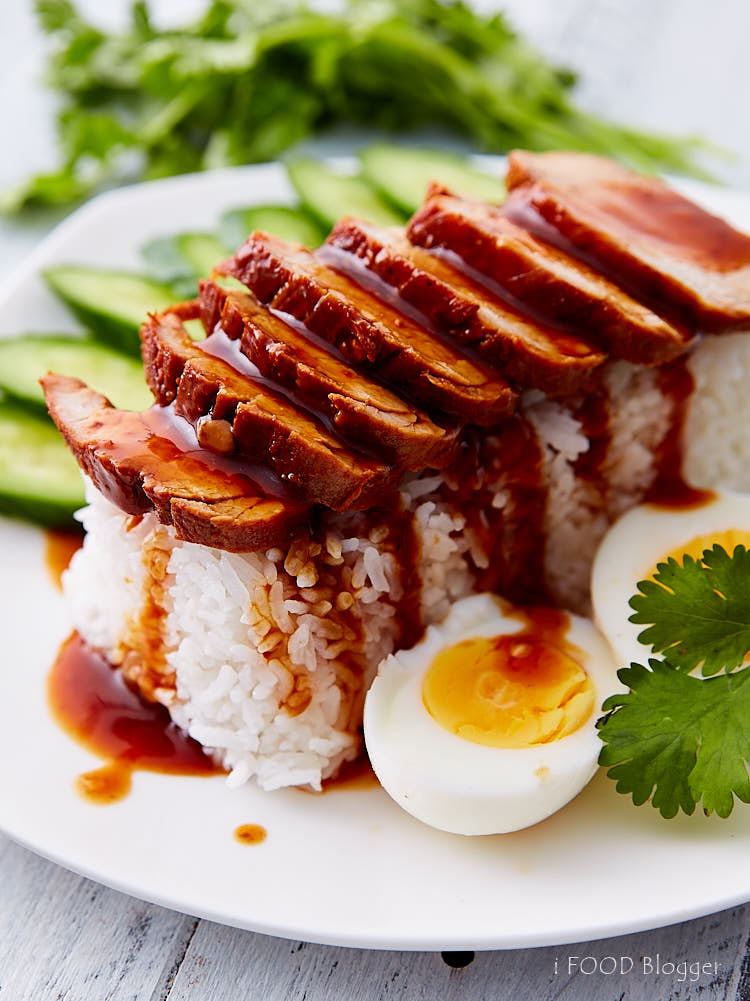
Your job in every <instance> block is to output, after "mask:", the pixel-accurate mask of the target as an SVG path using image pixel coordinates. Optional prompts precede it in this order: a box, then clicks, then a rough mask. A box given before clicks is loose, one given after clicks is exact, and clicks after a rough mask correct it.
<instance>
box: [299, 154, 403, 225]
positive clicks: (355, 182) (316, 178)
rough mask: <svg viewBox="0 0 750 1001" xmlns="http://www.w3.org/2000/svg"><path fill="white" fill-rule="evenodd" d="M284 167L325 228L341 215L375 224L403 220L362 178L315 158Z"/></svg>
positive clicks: (302, 197)
mask: <svg viewBox="0 0 750 1001" xmlns="http://www.w3.org/2000/svg"><path fill="white" fill-rule="evenodd" d="M286 170H287V173H288V175H289V180H290V181H291V182H292V184H293V185H294V189H295V191H296V192H297V194H298V195H299V196H300V199H301V200H302V203H303V205H304V206H305V207H306V208H307V209H309V211H310V212H311V213H312V214H313V215H314V216H315V218H316V219H318V220H320V222H321V223H322V224H323V225H324V226H326V227H327V228H328V229H330V228H331V226H333V224H334V223H335V222H338V220H339V219H340V218H341V216H343V215H356V216H361V217H362V218H363V219H366V220H367V221H368V222H372V223H375V224H376V225H378V226H398V225H400V224H401V223H402V222H403V221H404V216H403V215H402V214H401V213H399V212H397V211H396V210H395V209H392V208H391V207H390V206H389V205H388V204H386V202H385V201H383V199H382V198H381V197H380V195H379V194H378V193H377V192H376V191H375V190H374V188H372V187H371V186H370V185H369V184H368V183H367V181H365V180H364V179H363V178H362V177H359V176H355V175H352V174H337V173H335V172H334V171H332V170H329V169H328V167H324V166H323V164H322V163H318V162H317V160H293V161H291V162H290V163H288V164H287V165H286Z"/></svg>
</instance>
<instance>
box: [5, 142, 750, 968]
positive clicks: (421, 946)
mask: <svg viewBox="0 0 750 1001" xmlns="http://www.w3.org/2000/svg"><path fill="white" fill-rule="evenodd" d="M473 159H474V160H475V162H477V163H478V164H480V165H481V164H484V165H487V164H488V163H492V164H493V165H499V164H500V163H501V162H502V160H503V158H502V157H489V158H485V157H481V156H477V157H475V158H473ZM326 162H329V163H330V164H332V165H333V166H334V167H338V168H340V169H347V168H349V167H351V166H352V165H353V164H354V163H356V158H354V157H335V158H326ZM282 170H283V164H281V163H280V162H278V161H276V162H271V163H264V164H252V165H247V166H242V167H230V168H222V169H220V170H213V171H205V172H201V173H195V174H185V175H180V176H178V177H173V178H163V179H158V180H153V181H147V182H140V183H137V184H132V185H128V186H126V187H121V188H117V189H113V190H111V191H106V192H103V193H101V194H99V195H97V196H96V197H95V198H92V199H91V200H89V201H88V202H86V203H85V204H83V205H81V206H80V207H79V208H77V209H76V210H75V211H74V212H73V213H71V214H70V215H69V216H67V217H66V218H65V219H63V220H62V221H61V222H60V223H58V224H57V225H56V226H55V227H54V229H53V230H52V231H51V232H50V233H49V234H48V235H47V236H45V237H44V238H43V239H42V240H41V241H40V243H39V244H38V245H37V246H36V247H35V248H34V249H33V250H32V251H31V252H30V253H29V254H28V255H27V256H26V257H25V258H24V259H22V260H21V261H20V262H19V263H18V264H17V265H16V267H15V268H14V269H13V270H12V271H11V272H10V273H9V274H8V275H7V276H6V277H5V278H4V279H3V280H2V282H0V302H5V301H6V300H8V299H9V298H11V297H12V296H13V294H14V289H17V288H18V287H19V286H20V285H21V284H22V283H23V281H25V280H26V279H28V278H29V277H31V276H37V275H39V273H40V270H41V267H42V265H43V264H44V263H45V262H46V261H48V260H49V258H50V257H51V256H53V255H54V254H56V253H57V252H58V250H59V249H60V248H64V246H65V244H66V243H67V242H68V241H69V240H70V239H71V237H72V236H75V234H76V233H78V232H79V231H85V229H86V227H87V226H89V225H90V224H91V221H92V220H95V219H96V218H97V216H98V215H99V214H101V213H105V214H106V212H107V211H109V208H110V206H115V207H116V206H118V205H121V204H123V203H125V204H127V203H128V202H129V201H130V200H131V199H132V197H133V195H134V194H140V193H141V192H144V191H156V192H158V191H160V190H165V189H166V188H170V189H172V190H178V191H179V189H180V188H185V189H186V190H189V189H191V188H194V187H195V185H196V184H198V185H205V186H206V187H210V186H212V185H215V184H219V183H221V181H222V180H224V179H227V178H229V177H231V178H232V180H233V181H234V180H235V179H236V178H238V177H240V176H244V175H247V176H248V178H252V177H253V176H254V175H255V176H257V174H258V172H260V171H264V172H270V173H274V172H275V173H277V174H278V173H279V172H280V171H282ZM680 186H681V187H683V188H685V189H686V190H689V191H691V193H693V192H695V191H699V190H701V189H702V187H703V186H701V185H696V184H695V183H694V182H685V183H684V184H682V183H681V185H680ZM722 193H723V194H726V195H727V197H728V198H730V199H731V198H732V197H740V198H743V199H745V200H746V201H748V203H749V204H750V194H749V193H746V192H742V191H738V190H734V189H722ZM250 201H251V200H250V199H248V204H249V203H250ZM5 336H11V335H9V334H4V333H0V337H5ZM32 531H38V532H39V533H41V532H42V530H41V529H38V530H37V529H32ZM200 781H205V780H204V779H201V780H200ZM233 795H234V793H233ZM738 806H739V804H738ZM630 808H631V809H634V807H632V806H631V807H630ZM748 809H750V808H748ZM0 832H2V833H3V834H5V835H6V836H7V837H8V838H10V839H11V840H12V841H14V842H16V843H18V844H20V845H22V846H23V847H24V848H26V849H28V850H30V851H32V852H34V853H35V854H37V855H39V856H41V857H44V858H47V859H49V860H50V861H52V862H54V863H55V864H57V865H60V866H62V867H63V868H65V869H68V870H69V871H71V872H74V873H76V874H78V875H80V876H82V877H84V878H88V879H92V880H95V881H96V882H98V883H101V884H102V885H105V886H107V887H110V888H111V889H113V890H116V891H118V892H121V893H125V894H128V895H130V896H133V897H135V898H137V899H141V900H145V901H147V902H149V903H152V904H155V905H157V906H162V907H166V908H169V909H172V910H176V911H179V912H181V913H185V914H191V915H194V916H196V917H199V918H205V919H207V920H211V921H214V922H218V923H221V924H227V925H230V926H233V927H238V928H244V929H246V930H249V931H254V932H257V933H260V934H265V935H272V936H276V937H280V938H286V939H293V940H304V941H308V942H314V943H319V944H322V945H331V946H343V947H349V948H367V949H389V950H392V949H396V950H406V951H437V950H440V949H456V950H475V951H484V950H492V949H518V948H535V947H544V946H555V945H563V944H569V943H573V942H584V941H592V940H596V939H601V938H610V937H613V936H618V935H623V934H627V933H632V932H637V931H646V930H651V929H654V928H659V927H664V926H667V925H670V924H674V923H679V922H682V921H685V920H690V919H693V918H696V917H700V916H705V915H708V914H712V913H715V912H717V911H719V910H723V909H726V908H730V907H734V906H737V905H739V904H742V903H744V902H746V901H747V900H749V899H750V886H749V887H748V889H746V890H741V889H737V890H736V891H735V892H734V893H731V894H728V895H727V894H724V895H720V896H718V897H717V898H715V899H712V900H711V901H709V902H706V901H704V902H702V903H698V902H696V903H695V905H694V906H684V907H681V908H677V909H675V908H674V907H671V908H670V907H668V906H666V905H664V906H662V907H661V908H659V909H658V910H657V911H655V912H653V913H652V916H651V918H650V919H649V920H648V922H647V923H644V922H643V921H642V920H630V921H628V920H623V921H620V922H618V921H617V920H609V921H605V922H604V923H602V922H601V921H594V920H591V921H589V922H588V923H587V922H583V921H581V922H578V923H577V924H573V925H571V926H570V928H569V929H567V930H565V931H560V932H559V933H557V934H555V933H552V932H551V931H547V932H545V931H544V930H541V931H540V932H538V933H534V934H522V935H520V936H515V935H513V934H512V933H511V934H508V933H507V931H506V932H501V933H500V934H498V933H494V934H493V933H489V932H488V934H487V935H486V937H484V938H483V939H480V940H479V941H478V940H477V937H476V935H474V936H472V937H471V938H467V937H464V936H462V934H461V932H460V931H458V932H457V933H455V934H454V935H452V936H451V937H449V938H448V939H446V940H441V941H440V942H437V941H436V940H435V939H434V938H433V937H427V938H425V937H423V936H422V937H421V936H420V935H419V934H416V933H415V934H413V935H412V936H410V937H407V938H405V937H404V936H403V934H401V935H399V936H398V937H396V938H389V937H388V936H387V935H386V934H381V935H373V934H372V933H371V932H370V933H365V934H364V935H363V934H362V933H357V932H354V931H341V930H339V931H333V930H331V929H329V930H327V931H326V930H321V929H317V930H316V929H313V928H310V927H307V926H304V925H294V924H293V922H290V923H288V924H284V925H283V926H282V925H280V924H278V923H274V922H266V923H263V922H262V921H260V922H259V921H258V920H256V919H255V918H253V919H252V920H249V921H248V920H245V921H243V920H242V919H241V918H238V917H237V916H236V915H235V916H227V914H225V913H222V912H221V911H220V910H211V908H208V907H195V906H191V905H190V903H189V902H188V901H186V900H185V899H180V898H179V897H178V896H169V895H167V896H164V895H162V894H160V893H153V892H149V891H148V890H147V889H146V888H145V887H142V886H137V887H136V888H135V889H134V886H133V884H132V883H129V882H128V881H119V880H118V879H117V878H116V877H113V876H112V875H111V874H108V873H107V872H104V871H102V870H101V869H100V868H98V867H97V866H91V867H87V866H86V865H82V864H78V863H76V862H71V861H70V859H68V858H66V857H65V855H64V854H58V853H57V852H55V850H54V849H51V848H49V847H45V846H43V845H42V844H40V842H39V840H35V839H34V838H33V837H28V836H26V832H19V831H18V830H13V829H12V825H10V824H8V823H7V822H6V820H5V819H4V818H3V815H2V811H0Z"/></svg>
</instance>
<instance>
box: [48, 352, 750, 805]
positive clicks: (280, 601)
mask: <svg viewBox="0 0 750 1001" xmlns="http://www.w3.org/2000/svg"><path fill="white" fill-rule="evenodd" d="M689 364H690V367H691V370H692V372H693V376H694V379H695V392H694V395H693V398H692V401H691V404H690V409H689V412H688V417H687V421H686V425H685V440H684V454H685V466H684V468H685V473H686V476H687V477H688V479H689V480H690V481H691V482H692V483H694V484H695V485H696V486H718V485H724V486H728V487H734V488H735V489H750V430H748V428H750V395H749V394H748V393H747V390H746V388H745V386H746V377H747V376H748V375H750V336H749V335H747V334H735V335H730V336H724V337H721V338H719V337H715V338H707V339H706V340H704V341H703V342H702V343H701V344H700V345H699V346H698V347H697V348H696V349H695V350H694V351H693V354H692V356H691V359H690V362H689ZM605 384H606V391H607V394H608V404H609V412H610V427H609V444H608V447H607V452H606V456H605V458H604V462H603V470H604V473H605V477H604V480H605V482H604V487H602V485H601V484H598V485H597V484H595V483H593V482H591V481H590V480H587V479H585V478H583V477H581V476H578V475H577V474H576V469H575V463H576V460H577V459H578V457H579V456H580V455H581V454H582V453H584V452H585V451H586V450H587V449H588V448H589V444H590V443H589V440H588V439H587V437H586V435H585V434H584V432H583V429H582V426H581V424H580V422H579V421H578V420H577V419H576V418H575V417H574V415H573V412H572V410H571V409H568V408H566V407H564V406H562V405H561V404H560V403H557V402H554V401H551V400H548V399H546V398H544V397H543V396H542V395H541V394H539V393H537V392H534V391H532V392H530V393H528V394H527V396H526V398H525V399H524V401H523V406H524V410H525V413H526V416H527V417H528V418H529V420H530V422H531V424H532V426H533V428H534V430H535V432H536V434H537V437H538V440H539V443H540V445H541V447H542V454H543V463H544V472H545V476H546V480H547V484H548V493H547V502H546V515H545V526H544V531H545V537H546V541H545V556H544V564H545V574H546V577H547V587H548V589H549V591H550V592H551V594H552V595H553V596H554V598H555V600H556V601H557V602H558V603H559V604H561V605H563V606H565V607H568V608H571V609H574V610H582V609H583V610H585V609H586V607H587V602H588V574H589V569H590V566H591V561H592V559H593V554H594V552H595V549H596V546H597V545H598V542H599V540H600V538H601V536H602V534H603V533H604V531H605V530H606V528H607V525H608V524H609V523H610V522H611V521H612V520H613V519H614V518H615V517H617V515H619V514H620V513H622V511H624V510H626V509H627V508H628V507H630V506H632V505H633V504H634V503H637V502H638V501H639V500H640V499H641V497H642V496H643V493H644V491H645V490H646V489H648V487H649V486H650V484H651V482H652V480H653V478H654V475H655V453H656V449H657V448H658V446H659V444H660V442H661V440H662V437H663V435H664V433H665V431H666V428H667V427H668V423H669V419H670V413H671V407H672V402H671V400H670V399H669V398H668V397H666V396H664V395H663V394H662V392H661V391H660V389H659V384H658V376H657V374H656V373H655V372H654V371H653V370H649V369H645V368H641V367H636V366H632V365H629V364H627V363H624V362H618V363H615V364H613V365H611V366H610V367H609V370H608V373H607V376H606V380H605ZM500 458H501V457H500ZM501 466H502V463H500V467H501ZM494 475H495V479H494V480H493V481H491V482H487V483H485V484H484V489H485V491H486V494H485V496H486V498H487V503H489V504H490V505H491V506H492V507H493V508H502V509H503V510H504V511H505V510H507V509H508V508H509V506H512V504H513V503H514V502H513V497H512V491H509V490H508V489H506V485H505V484H504V483H503V477H502V474H501V473H497V474H494ZM402 496H403V500H404V503H405V505H406V507H407V509H408V510H409V511H411V512H413V515H414V519H415V524H416V527H417V533H418V538H419V541H420V544H421V555H420V559H419V572H420V578H421V593H420V599H421V606H422V616H423V620H424V622H426V623H429V622H435V621H439V620H440V619H442V618H443V617H444V616H445V614H446V613H447V611H448V608H449V606H450V604H451V602H453V601H455V600H456V599H457V598H460V597H463V596H465V595H466V594H469V593H471V591H472V590H473V589H474V582H475V577H476V574H477V571H479V570H481V569H482V568H484V567H486V566H487V562H488V557H487V554H486V553H485V552H483V550H482V548H481V544H480V542H479V540H478V535H477V533H476V532H474V531H473V530H472V525H471V524H467V520H466V518H465V517H464V515H463V514H462V513H461V510H460V508H459V506H458V505H456V504H453V503H451V491H450V481H449V476H446V477H444V476H442V475H429V476H428V475H422V476H413V477H411V478H409V479H408V481H407V482H406V483H405V484H404V486H403V489H402ZM87 500H88V506H87V507H86V508H85V509H84V510H83V511H82V512H81V515H80V518H81V521H82V522H83V525H84V527H85V528H86V531H87V536H86V541H85V544H84V547H83V549H82V550H81V551H80V552H79V553H78V554H77V555H76V557H75V558H74V560H73V563H72V565H71V568H70V570H69V571H68V573H67V574H66V575H65V578H64V591H65V595H66V599H67V602H68V605H69V608H70V611H71V615H72V619H73V623H74V625H75V627H76V628H77V629H78V631H79V632H80V633H81V635H82V636H83V637H84V639H86V640H87V641H88V642H89V643H90V644H91V645H92V646H94V647H96V648H97V649H99V650H101V651H103V652H104V653H105V654H106V656H107V657H108V658H109V659H110V661H111V662H112V663H114V664H117V665H120V666H121V667H122V670H123V671H124V673H125V674H126V676H128V677H129V678H131V679H132V680H133V681H135V682H136V683H137V684H138V685H139V686H140V687H141V689H142V690H143V691H144V693H145V694H147V695H148V696H149V697H152V698H155V699H157V700H159V701H161V702H162V703H164V704H165V705H166V706H167V707H168V708H169V711H170V713H171V715H172V717H173V719H174V720H175V721H176V722H177V723H178V724H179V725H180V726H182V727H183V728H184V729H186V730H187V731H188V732H189V733H190V734H191V736H193V737H194V738H195V739H196V740H198V741H199V742H200V743H201V744H203V745H204V746H205V747H206V748H208V749H210V750H211V751H212V753H213V754H214V755H215V756H216V757H217V758H218V759H219V760H220V761H221V763H222V764H223V765H224V766H225V767H226V769H227V770H228V772H229V777H228V782H229V784H230V785H233V786H237V785H241V784H242V783H244V782H245V781H247V780H248V779H251V778H253V779H255V780H256V781H257V783H258V784H259V785H260V786H261V787H262V788H263V789H267V790H270V789H276V788H279V787H281V786H288V785H310V786H312V787H313V788H320V784H321V781H322V780H323V779H325V778H326V777H328V776H330V775H333V774H335V772H336V771H337V770H338V768H339V767H340V765H341V764H342V763H343V762H344V761H346V760H349V759H352V758H354V757H356V755H357V754H358V753H359V750H360V746H361V745H360V735H359V726H360V723H361V715H362V701H363V697H364V693H365V691H366V690H367V687H368V685H369V684H370V682H371V680H372V677H373V675H374V673H375V671H376V669H377V665H378V663H379V662H380V660H381V659H382V658H383V657H385V656H386V655H387V654H389V653H391V652H392V651H393V649H394V647H395V646H396V644H397V641H398V636H399V630H398V626H397V623H396V604H397V602H398V601H399V599H400V597H401V594H402V587H403V584H402V581H401V579H400V565H399V561H398V558H397V555H396V553H395V551H394V550H395V548H396V546H397V541H396V540H395V538H394V537H393V533H392V532H391V530H390V527H389V525H388V524H374V525H373V524H372V521H371V520H370V521H368V520H367V519H366V518H363V517H362V516H358V515H333V514H332V515H331V516H330V518H329V520H328V523H327V524H326V525H325V526H324V527H323V528H322V529H321V530H320V532H319V533H318V537H316V539H315V540H313V541H312V542H304V543H302V542H296V543H293V544H292V545H290V547H289V548H288V549H287V550H286V551H284V550H281V549H271V550H268V551H265V552H254V553H247V554H234V553H227V552H223V551H221V550H217V549H210V548H207V547H205V546H199V545H195V544H192V543H187V542H181V541H180V540H178V539H176V538H175V537H174V533H173V531H172V530H171V529H170V528H166V527H165V526H163V525H161V524H159V522H158V521H157V519H156V518H155V516H153V515H147V516H145V517H142V518H138V519H134V518H131V517H129V516H128V515H125V514H123V513H122V512H121V511H119V510H118V509H117V508H115V507H114V506H113V505H111V504H110V503H109V502H108V501H107V500H105V499H104V498H103V497H102V496H101V495H100V494H98V493H97V491H95V490H94V489H93V488H92V487H91V486H89V487H88V494H87Z"/></svg>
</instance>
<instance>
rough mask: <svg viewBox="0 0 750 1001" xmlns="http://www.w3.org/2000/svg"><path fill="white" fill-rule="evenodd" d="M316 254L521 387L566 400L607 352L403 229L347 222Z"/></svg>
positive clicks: (336, 229)
mask: <svg viewBox="0 0 750 1001" xmlns="http://www.w3.org/2000/svg"><path fill="white" fill-rule="evenodd" d="M318 256H319V257H320V258H321V260H323V261H325V263H326V264H328V265H329V266H330V267H332V268H334V269H335V270H337V271H340V272H342V273H343V274H346V275H347V276H348V277H349V278H351V279H353V280H354V281H356V282H358V283H359V284H360V285H366V286H367V287H369V288H370V289H371V291H373V292H374V293H375V294H377V295H380V297H381V298H388V299H389V300H391V301H393V302H396V303H397V304H398V303H399V302H400V304H401V307H402V308H412V309H414V310H416V311H417V312H418V314H419V316H420V317H421V319H422V322H428V323H429V324H431V325H432V326H433V327H435V328H436V329H437V330H439V331H441V332H442V333H443V334H445V335H447V336H449V337H451V338H453V339H454V340H455V341H457V342H458V343H460V344H468V345H469V346H470V347H473V348H475V349H476V350H477V352H478V353H479V355H480V356H481V357H482V358H484V359H485V361H487V362H489V363H490V364H491V365H493V367H495V368H498V369H499V370H500V371H501V372H503V374H504V375H506V376H507V377H508V378H510V379H511V380H512V381H514V382H516V383H518V384H519V385H520V386H523V387H529V386H531V387H534V388H537V389H541V390H543V391H544V392H546V393H550V394H554V395H558V396H559V395H568V394H570V393H573V392H575V391H576V390H577V389H580V388H581V387H583V386H585V385H586V384H588V383H590V382H591V378H592V375H593V374H594V372H595V371H596V369H597V368H598V367H599V365H601V364H602V362H603V361H604V360H605V355H604V353H603V352H602V351H601V350H599V349H598V348H596V347H594V346H593V345H591V344H589V343H587V342H586V341H584V340H583V339H582V338H580V337H578V336H576V335H575V334H574V333H573V332H572V331H570V330H564V329H560V328H554V327H552V326H550V325H549V324H545V323H542V322H539V321H536V320H534V319H533V318H531V317H529V316H524V315H523V314H522V313H520V312H519V311H518V310H515V309H513V308H512V307H511V306H509V305H508V304H507V303H504V302H503V301H502V300H501V299H499V298H498V297H497V296H493V295H492V294H491V293H490V292H489V291H488V290H487V289H486V288H483V287H482V286H481V285H479V284H478V283H477V282H474V281H472V280H471V279H470V278H469V277H468V276H467V275H466V274H465V273H464V272H462V271H459V270H458V269H457V268H455V267H452V266H451V265H450V264H449V263H448V262H447V261H445V260H443V259H441V258H439V257H437V256H436V255H435V254H431V253H429V251H426V250H423V249H422V248H421V247H415V246H412V245H411V244H410V243H409V241H408V240H406V238H405V237H404V233H403V230H400V229H386V228H383V227H378V226H374V225H372V224H371V223H368V222H364V221H362V220H361V219H354V218H351V217H349V218H345V219H342V220H341V222H339V223H337V224H336V226H334V228H333V231H332V232H331V235H330V236H329V237H328V240H327V242H326V243H324V244H323V246H322V247H321V248H320V250H319V251H318Z"/></svg>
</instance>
